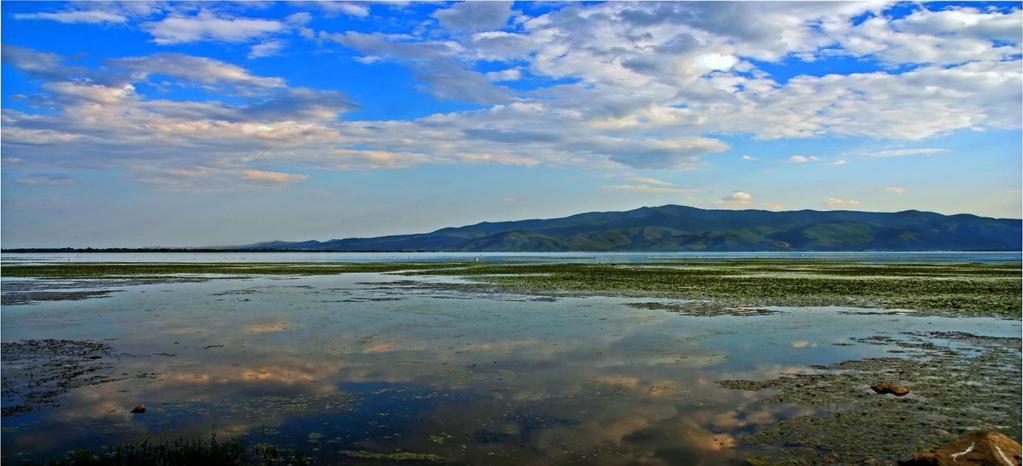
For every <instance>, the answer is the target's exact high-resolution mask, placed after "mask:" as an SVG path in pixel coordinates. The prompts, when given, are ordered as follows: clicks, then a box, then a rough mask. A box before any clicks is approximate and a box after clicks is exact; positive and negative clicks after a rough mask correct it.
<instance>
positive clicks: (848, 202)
mask: <svg viewBox="0 0 1023 466" xmlns="http://www.w3.org/2000/svg"><path fill="white" fill-rule="evenodd" d="M825 203H826V204H828V207H837V208H843V209H845V208H850V207H856V206H858V205H860V201H857V200H854V199H842V198H838V197H829V198H828V199H827V200H826V201H825Z"/></svg>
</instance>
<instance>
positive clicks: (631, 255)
mask: <svg viewBox="0 0 1023 466" xmlns="http://www.w3.org/2000/svg"><path fill="white" fill-rule="evenodd" d="M0 257H2V259H3V261H4V262H11V263H35V262H72V261H78V262H468V261H474V260H476V259H477V258H478V259H479V260H481V261H488V262H593V263H607V262H623V263H633V262H653V261H669V260H680V259H819V260H851V261H860V262H952V263H962V262H988V263H990V262H1020V261H1021V260H1023V253H1020V252H930V251H928V252H557V253H536V252H512V253H509V252H482V253H473V252H438V253H434V252H416V253H368V252H313V253H310V252H289V253H277V252H265V253H247V252H232V253H49V254H42V253H3V255H2V256H0Z"/></svg>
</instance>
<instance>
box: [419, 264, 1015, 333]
mask: <svg viewBox="0 0 1023 466" xmlns="http://www.w3.org/2000/svg"><path fill="white" fill-rule="evenodd" d="M405 273H406V274H417V275H419V274H421V275H458V276H463V277H468V278H470V279H472V280H474V281H476V282H479V283H485V284H488V285H497V286H502V287H505V288H506V289H507V290H509V291H515V292H525V293H550V294H566V293H596V294H605V295H622V296H645V297H660V298H673V299H685V300H696V301H699V300H703V301H714V302H715V303H717V304H718V305H720V306H721V307H724V308H759V307H767V306H788V307H800V306H849V307H867V308H883V309H904V310H914V311H917V312H918V313H919V314H921V315H943V316H994V317H1001V318H1012V319H1018V318H1019V317H1020V313H1021V310H1023V298H1021V294H1020V288H1021V286H1023V280H1021V269H1020V266H1019V265H1018V264H883V265H875V264H856V263H850V262H843V261H804V260H764V261H749V260H743V261H728V260H720V261H710V260H707V261H691V262H675V263H658V264H656V265H644V264H627V265H626V264H530V265H483V266H469V267H457V268H456V267H452V268H447V269H439V270H430V271H411V272H405Z"/></svg>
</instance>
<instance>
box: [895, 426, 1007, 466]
mask: <svg viewBox="0 0 1023 466" xmlns="http://www.w3.org/2000/svg"><path fill="white" fill-rule="evenodd" d="M1021 461H1023V456H1021V451H1020V444H1019V442H1017V441H1015V440H1013V439H1011V438H1009V437H1006V436H1005V435H1003V434H1000V433H998V432H991V431H982V432H971V433H969V434H965V435H961V436H959V437H956V439H955V440H952V441H951V442H948V443H946V444H945V445H943V446H941V447H939V448H931V449H928V450H924V451H922V452H920V453H917V454H916V455H915V456H913V457H912V458H910V459H908V460H902V461H899V466H953V465H955V466H971V465H992V466H994V465H998V466H1020V465H1021V464H1023V463H1021Z"/></svg>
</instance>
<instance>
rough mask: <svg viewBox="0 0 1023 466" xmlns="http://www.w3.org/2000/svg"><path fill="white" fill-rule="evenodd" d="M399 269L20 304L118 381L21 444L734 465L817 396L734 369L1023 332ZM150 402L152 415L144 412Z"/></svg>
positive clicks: (44, 415) (18, 438) (766, 371)
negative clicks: (478, 286) (206, 439)
mask: <svg viewBox="0 0 1023 466" xmlns="http://www.w3.org/2000/svg"><path fill="white" fill-rule="evenodd" d="M391 281H394V278H393V277H388V276H382V275H373V274H364V275H363V274H360V275H345V276H330V277H301V278H281V277H277V278H254V279H245V280H234V279H226V280H212V281H208V282H202V283H165V284H147V285H137V286H128V287H124V288H123V290H122V291H121V292H119V293H114V294H113V295H111V296H110V297H108V298H104V299H94V300H84V301H66V302H47V303H40V304H34V305H27V306H11V307H7V308H5V312H4V338H5V341H14V340H19V339H32V338H68V339H90V340H104V341H107V342H108V343H109V344H111V346H112V347H113V348H114V352H115V353H116V354H115V356H112V357H111V359H112V361H113V363H114V364H113V366H114V367H113V369H112V371H113V374H112V375H115V376H116V378H117V379H118V380H116V381H113V382H109V383H102V384H97V385H91V386H86V387H83V388H79V389H76V390H73V391H71V392H69V393H67V394H66V395H65V396H63V397H62V398H60V407H58V408H52V409H43V410H39V411H36V412H33V413H30V414H28V415H23V416H13V417H8V418H5V419H4V431H3V434H2V438H3V447H4V448H3V457H4V460H5V462H9V461H11V460H14V459H17V458H19V457H28V456H35V457H42V456H52V455H54V454H60V453H62V452H63V451H65V450H67V449H69V448H71V447H73V446H75V445H86V446H97V445H112V444H117V443H121V442H124V441H127V440H133V439H134V440H137V439H139V438H141V437H142V436H148V437H157V438H161V437H164V438H176V437H178V436H180V435H182V434H186V435H188V434H194V435H207V434H208V433H209V432H210V431H211V429H216V431H217V432H218V434H219V435H220V436H221V437H231V436H234V437H240V438H243V439H247V440H252V441H270V442H274V443H278V444H281V445H285V446H291V447H295V448H301V449H303V450H305V451H307V452H309V453H311V454H313V456H314V457H317V458H319V459H320V460H321V461H322V462H325V463H334V462H345V461H355V459H356V458H360V456H358V455H360V454H366V453H372V454H388V453H393V452H398V451H404V452H416V453H422V454H423V455H422V456H419V457H418V458H419V459H420V460H425V461H431V460H443V461H446V462H449V463H478V464H479V463H482V464H593V463H601V464H658V465H659V464H665V465H667V464H707V465H716V464H731V463H736V462H738V461H739V460H740V459H741V458H742V457H744V456H745V455H746V454H748V453H749V452H748V451H746V450H745V449H746V448H747V447H745V446H743V445H742V444H741V443H740V442H738V441H737V440H736V438H737V436H739V435H741V434H743V433H745V432H750V431H751V430H753V429H755V428H756V426H758V425H763V424H766V423H771V422H774V421H776V420H778V419H784V418H790V417H793V416H799V415H805V414H811V413H812V411H808V409H807V408H797V407H790V406H777V405H774V406H765V405H763V404H758V403H754V402H755V401H756V400H757V399H758V398H757V397H758V396H761V395H758V394H756V393H754V392H745V391H735V390H727V389H724V388H721V387H720V386H719V385H717V383H716V381H717V380H720V379H724V378H770V377H773V376H776V375H778V374H781V373H788V372H793V371H799V370H805V367H806V366H807V365H810V364H827V363H831V362H836V361H841V360H846V359H858V358H862V357H867V356H876V355H879V354H881V353H882V352H883V351H884V350H885V347H884V346H881V345H864V344H848V343H850V342H851V340H850V339H851V338H857V337H866V336H871V335H877V334H891V335H894V334H897V333H899V332H903V331H912V330H928V331H931V330H939V329H942V328H951V327H953V325H954V327H955V328H956V329H957V330H963V331H973V332H976V333H982V334H1010V335H1011V334H1013V333H1014V332H1015V333H1018V332H1019V325H1018V323H1008V324H1007V323H1006V322H1005V321H997V320H989V319H954V320H953V319H940V318H926V319H925V318H917V317H908V316H898V315H892V316H884V317H883V318H880V317H878V316H876V315H862V314H857V313H855V312H854V313H849V314H841V313H836V312H835V310H834V309H805V310H797V311H791V312H789V311H786V312H781V313H778V314H772V315H765V316H754V317H732V316H720V317H712V318H708V317H686V316H679V315H675V314H671V313H668V312H664V311H660V310H644V309H636V308H633V307H629V306H626V305H625V304H626V303H628V302H635V301H636V300H628V299H615V298H597V297H590V298H565V299H560V300H557V301H553V302H552V301H550V300H532V299H526V298H524V297H522V296H502V295H473V294H464V293H460V292H457V291H451V290H435V289H428V288H404V287H400V286H387V285H386V283H388V282H391ZM453 298H458V299H453ZM647 301H648V300H647ZM834 343H841V345H835V344H834ZM139 403H143V404H145V405H146V406H147V408H148V410H147V412H146V413H145V414H141V415H133V414H131V413H130V412H129V409H131V407H132V406H135V405H136V404H139ZM360 452H361V453H360ZM361 458H363V460H364V459H365V457H361ZM385 462H386V461H385Z"/></svg>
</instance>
